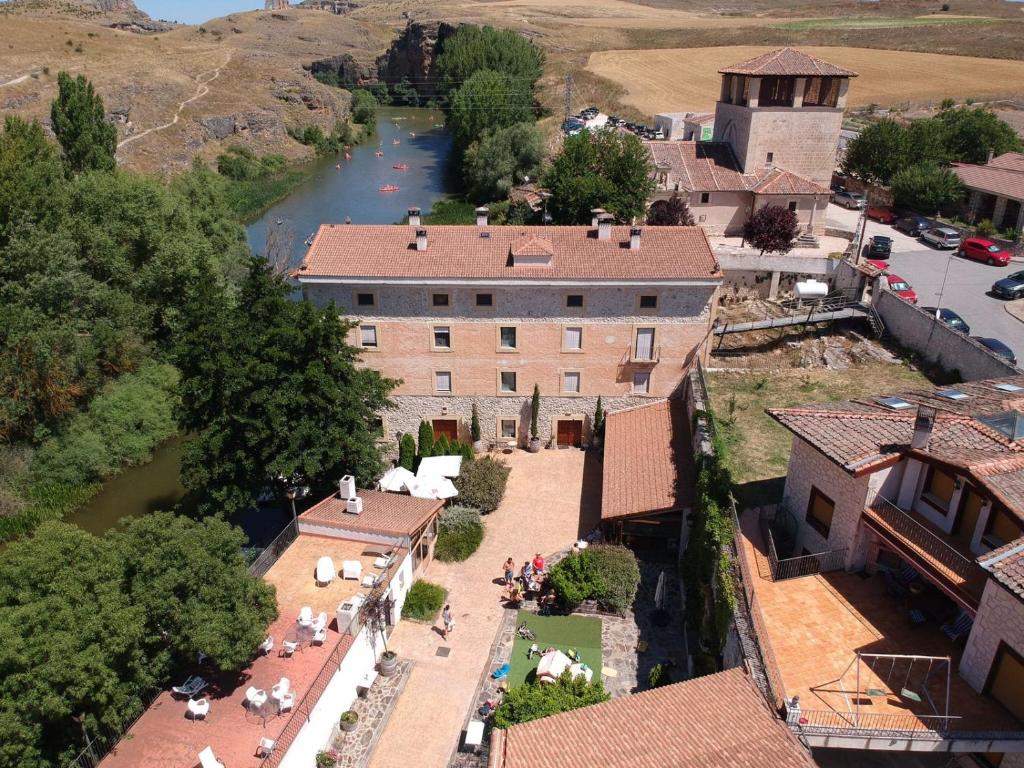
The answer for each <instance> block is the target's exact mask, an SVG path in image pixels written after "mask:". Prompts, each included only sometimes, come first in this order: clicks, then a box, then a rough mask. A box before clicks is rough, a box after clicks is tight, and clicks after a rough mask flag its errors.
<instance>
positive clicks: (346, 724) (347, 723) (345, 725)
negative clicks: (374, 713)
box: [338, 712, 359, 733]
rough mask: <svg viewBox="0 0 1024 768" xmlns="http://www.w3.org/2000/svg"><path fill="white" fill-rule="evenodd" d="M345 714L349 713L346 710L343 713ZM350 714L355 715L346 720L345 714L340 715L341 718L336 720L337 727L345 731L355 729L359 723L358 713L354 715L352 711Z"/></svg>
mask: <svg viewBox="0 0 1024 768" xmlns="http://www.w3.org/2000/svg"><path fill="white" fill-rule="evenodd" d="M347 714H349V713H348V712H346V713H345V715H347ZM352 714H353V715H355V717H353V718H351V719H349V720H346V719H345V715H342V716H341V720H339V721H338V727H339V728H341V730H343V731H345V732H346V733H349V732H351V731H354V730H355V729H356V726H357V725H359V715H356V714H355V712H352Z"/></svg>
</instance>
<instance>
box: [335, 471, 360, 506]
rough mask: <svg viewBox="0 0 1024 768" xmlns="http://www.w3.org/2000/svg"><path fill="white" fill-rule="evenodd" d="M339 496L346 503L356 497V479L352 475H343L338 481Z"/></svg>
mask: <svg viewBox="0 0 1024 768" xmlns="http://www.w3.org/2000/svg"><path fill="white" fill-rule="evenodd" d="M338 490H339V494H338V495H339V496H340V497H341V498H342V499H344V500H346V501H348V500H349V499H354V498H355V497H356V479H355V478H354V477H353V476H352V475H345V476H344V477H343V478H341V480H339V481H338Z"/></svg>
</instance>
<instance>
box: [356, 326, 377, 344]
mask: <svg viewBox="0 0 1024 768" xmlns="http://www.w3.org/2000/svg"><path fill="white" fill-rule="evenodd" d="M359 342H360V343H361V344H362V345H363V346H364V347H371V348H373V349H376V347H377V326H376V325H361V326H359Z"/></svg>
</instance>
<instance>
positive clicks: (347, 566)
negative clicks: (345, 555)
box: [341, 560, 363, 579]
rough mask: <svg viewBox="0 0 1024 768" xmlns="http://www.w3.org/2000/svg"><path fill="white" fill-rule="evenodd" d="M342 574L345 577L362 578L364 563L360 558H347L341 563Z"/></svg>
mask: <svg viewBox="0 0 1024 768" xmlns="http://www.w3.org/2000/svg"><path fill="white" fill-rule="evenodd" d="M341 576H342V578H344V579H360V578H362V576H363V564H362V563H361V562H359V561H358V560H345V561H344V562H342V564H341Z"/></svg>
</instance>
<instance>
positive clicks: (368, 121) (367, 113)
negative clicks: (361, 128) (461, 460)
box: [352, 88, 380, 125]
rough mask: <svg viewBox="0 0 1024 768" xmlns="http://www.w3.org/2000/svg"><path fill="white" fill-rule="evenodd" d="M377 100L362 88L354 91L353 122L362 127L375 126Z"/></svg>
mask: <svg viewBox="0 0 1024 768" xmlns="http://www.w3.org/2000/svg"><path fill="white" fill-rule="evenodd" d="M378 106H380V105H379V104H378V103H377V99H375V98H374V96H373V94H372V93H370V92H369V91H364V90H362V89H361V88H360V89H356V90H354V91H352V120H353V122H356V123H359V124H360V125H373V124H374V123H375V122H376V120H377V107H378Z"/></svg>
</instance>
